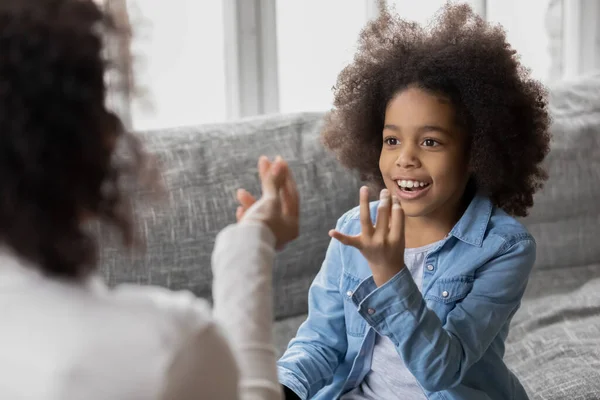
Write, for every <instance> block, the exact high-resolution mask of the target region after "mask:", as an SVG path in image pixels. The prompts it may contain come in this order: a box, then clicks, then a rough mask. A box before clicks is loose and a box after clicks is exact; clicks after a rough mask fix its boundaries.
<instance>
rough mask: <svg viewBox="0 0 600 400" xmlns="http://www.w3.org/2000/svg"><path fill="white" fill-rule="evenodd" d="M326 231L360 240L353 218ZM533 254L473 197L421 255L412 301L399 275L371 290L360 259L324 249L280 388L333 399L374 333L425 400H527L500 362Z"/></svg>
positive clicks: (410, 285)
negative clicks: (448, 229)
mask: <svg viewBox="0 0 600 400" xmlns="http://www.w3.org/2000/svg"><path fill="white" fill-rule="evenodd" d="M377 206H378V202H373V203H371V215H372V216H373V218H375V216H376V212H377ZM336 229H337V230H339V231H340V232H342V233H345V234H348V235H355V234H358V233H360V230H361V228H360V219H359V209H358V208H355V209H353V210H351V211H349V212H347V213H346V214H345V215H344V216H342V217H341V218H340V219H339V221H338V223H337V226H336ZM535 248H536V247H535V241H534V239H533V237H532V236H531V235H530V234H529V233H528V232H527V231H526V229H525V228H524V227H523V226H522V225H521V224H520V223H519V222H517V221H516V220H515V219H514V218H512V217H510V216H509V215H507V214H506V213H505V212H503V211H502V210H500V209H498V208H496V207H494V206H493V205H492V203H491V201H490V200H489V199H488V198H487V197H484V196H481V195H476V196H475V197H474V198H473V200H472V201H471V203H470V204H469V206H468V208H467V210H466V211H465V213H464V214H463V216H462V218H461V219H460V220H459V221H458V223H457V224H456V225H455V226H454V228H453V229H452V231H451V232H450V233H449V234H448V235H447V236H446V238H445V239H444V240H443V241H441V242H440V243H439V244H438V246H436V247H435V248H433V249H432V250H431V251H430V252H429V254H428V256H427V259H426V262H425V269H424V271H423V288H422V289H423V292H422V294H421V292H420V291H419V289H418V288H417V286H416V285H415V283H414V281H413V279H412V277H411V275H410V272H409V271H408V270H407V269H406V268H404V269H403V270H401V271H400V272H399V273H398V274H396V275H395V276H394V277H393V278H392V279H390V280H389V281H388V282H387V283H385V284H384V285H382V286H381V287H377V286H376V285H375V282H374V281H373V277H372V274H371V271H370V269H369V266H368V264H367V261H366V259H365V258H364V257H363V256H362V255H361V254H360V252H359V251H358V250H356V249H354V248H352V247H349V246H344V245H342V244H341V243H339V242H338V241H336V240H332V241H331V243H330V245H329V248H328V250H327V254H326V256H325V261H324V262H323V266H322V267H321V270H320V271H319V273H318V274H317V276H316V277H315V279H314V281H313V283H312V285H311V287H310V290H309V294H308V304H309V311H308V318H307V320H306V321H305V322H304V323H303V324H302V325H301V326H300V328H299V329H298V333H297V335H296V337H295V338H294V339H293V340H292V341H291V342H290V344H289V346H288V349H287V350H286V352H285V354H284V355H283V357H282V358H281V359H280V360H279V362H278V374H279V380H280V382H281V383H282V384H283V385H285V386H287V387H289V388H290V389H292V390H293V391H294V392H296V393H297V394H298V395H299V396H300V398H302V399H319V400H331V399H335V398H337V397H338V396H340V395H341V394H343V393H346V392H348V391H349V390H352V389H353V388H355V387H356V386H358V385H359V384H360V383H361V381H362V380H363V378H364V377H365V376H366V374H367V373H368V372H369V370H370V368H371V357H372V354H373V348H374V345H375V338H376V334H377V333H379V334H380V335H386V336H388V337H389V338H390V339H391V340H392V342H393V343H394V344H395V346H396V350H397V352H398V354H399V355H400V356H401V357H402V359H403V360H404V363H405V365H406V367H407V368H408V369H409V370H410V372H411V373H412V374H413V375H414V376H415V378H416V379H417V381H418V383H419V384H420V385H421V387H422V388H423V391H424V393H425V394H426V396H427V397H428V398H429V399H446V400H454V399H461V400H462V399H465V400H467V399H468V400H478V399H493V400H496V399H498V400H500V399H513V400H523V399H527V398H528V397H527V394H526V392H525V390H524V388H523V386H521V384H520V382H519V381H518V379H517V378H516V377H515V375H513V373H512V372H511V371H510V370H509V369H508V367H507V366H506V364H505V363H504V361H503V357H504V342H505V340H506V337H507V335H508V329H509V324H510V321H511V319H512V317H513V315H514V313H515V312H516V311H517V309H518V308H519V306H520V303H521V298H522V296H523V292H524V291H525V288H526V286H527V281H528V278H529V274H530V272H531V268H532V267H533V264H534V262H535Z"/></svg>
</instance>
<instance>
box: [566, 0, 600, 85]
mask: <svg viewBox="0 0 600 400" xmlns="http://www.w3.org/2000/svg"><path fill="white" fill-rule="evenodd" d="M562 10H563V51H562V54H563V78H565V79H572V78H574V77H576V76H579V75H583V74H587V73H589V72H591V71H593V70H595V69H597V68H598V67H599V66H600V63H599V62H598V58H599V56H600V54H599V51H598V50H599V49H598V42H599V40H600V27H599V26H598V23H597V20H598V17H600V2H598V1H597V0H563V4H562Z"/></svg>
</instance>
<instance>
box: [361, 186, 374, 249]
mask: <svg viewBox="0 0 600 400" xmlns="http://www.w3.org/2000/svg"><path fill="white" fill-rule="evenodd" d="M360 226H361V230H362V233H363V234H364V235H366V236H368V237H371V235H373V221H372V220H371V210H369V188H368V187H366V186H363V187H361V188H360Z"/></svg>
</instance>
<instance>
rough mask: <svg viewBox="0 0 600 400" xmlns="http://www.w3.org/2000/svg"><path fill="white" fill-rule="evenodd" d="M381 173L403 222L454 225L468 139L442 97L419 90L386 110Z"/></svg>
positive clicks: (466, 172)
mask: <svg viewBox="0 0 600 400" xmlns="http://www.w3.org/2000/svg"><path fill="white" fill-rule="evenodd" d="M382 134H383V146H382V148H381V155H380V158H379V169H380V170H381V174H382V176H383V180H384V182H385V185H386V187H387V188H388V190H389V191H390V193H391V194H393V195H396V196H397V197H398V198H399V199H400V202H401V204H402V208H403V209H404V213H405V215H406V217H409V218H410V217H427V218H436V219H438V220H439V222H442V221H443V222H448V223H452V224H453V223H454V222H456V219H457V217H458V212H459V209H460V207H461V199H462V197H463V194H464V192H465V188H466V185H467V182H468V180H469V166H468V157H467V147H468V146H467V144H468V142H467V140H468V137H467V134H466V132H465V131H464V129H462V128H461V127H460V126H459V125H458V124H457V116H456V110H455V107H454V106H453V105H452V103H451V102H450V100H449V99H448V98H447V97H444V96H443V95H439V94H436V93H433V92H429V91H426V90H423V89H420V88H418V87H413V86H411V87H408V88H407V89H405V90H402V91H400V92H398V93H397V94H396V95H395V97H393V98H392V99H391V100H390V102H389V103H388V105H387V108H386V111H385V122H384V128H383V133H382Z"/></svg>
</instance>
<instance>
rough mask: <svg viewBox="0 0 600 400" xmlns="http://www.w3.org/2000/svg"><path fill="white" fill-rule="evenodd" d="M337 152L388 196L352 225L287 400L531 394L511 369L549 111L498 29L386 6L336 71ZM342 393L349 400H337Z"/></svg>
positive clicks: (335, 247) (465, 15)
mask: <svg viewBox="0 0 600 400" xmlns="http://www.w3.org/2000/svg"><path fill="white" fill-rule="evenodd" d="M334 94H335V99H334V108H333V109H332V111H331V112H330V113H329V114H328V116H327V118H326V121H325V126H324V129H323V140H324V143H325V145H326V146H327V147H328V148H329V149H330V150H331V151H333V152H334V153H335V154H336V155H337V157H338V159H339V161H340V162H341V163H342V164H343V165H345V166H346V167H348V168H349V169H351V170H354V171H357V172H358V173H360V174H361V176H362V177H363V178H364V179H365V180H366V182H367V183H368V184H369V187H371V188H374V189H377V190H381V193H380V200H379V201H376V202H373V203H369V189H368V187H364V188H362V189H361V191H360V206H359V207H357V208H356V209H353V210H350V211H349V212H348V213H346V214H345V215H343V216H342V217H341V218H340V219H339V221H338V223H337V226H336V228H335V230H333V231H331V232H330V235H331V236H332V237H333V238H334V240H332V241H331V244H330V247H329V249H328V251H327V254H326V258H325V261H324V263H323V266H322V268H321V270H320V272H319V273H318V275H317V276H316V278H315V280H314V282H313V284H312V285H311V288H310V290H309V313H308V318H307V320H306V321H305V322H304V323H303V324H302V325H301V326H300V328H299V330H298V332H297V335H296V337H295V338H294V339H293V340H292V341H291V343H290V344H289V347H288V349H287V351H286V352H285V354H284V355H283V357H282V358H281V359H280V361H279V363H278V365H279V379H280V382H281V383H282V384H283V385H284V387H285V391H286V396H287V398H289V399H292V398H301V399H323V400H329V399H334V398H341V399H343V400H359V399H378V400H383V399H390V400H391V399H426V398H429V399H455V400H457V399H463V400H473V399H494V400H500V399H515V400H523V399H527V393H526V391H525V389H524V388H523V386H522V385H521V383H520V382H519V380H518V378H517V377H516V376H515V375H514V374H513V373H512V372H511V371H510V370H509V368H508V367H507V366H506V365H505V363H504V361H503V356H504V347H505V339H506V337H507V334H508V330H509V325H510V321H511V318H512V317H513V315H514V314H515V312H516V311H517V309H518V308H519V304H520V301H521V297H522V296H523V293H524V291H525V288H526V285H527V281H528V277H529V274H530V271H531V269H532V267H533V264H534V262H535V252H536V250H535V249H536V246H535V241H534V238H533V237H532V236H531V235H530V234H529V233H528V232H527V230H526V229H525V228H524V227H523V226H522V225H521V224H520V223H519V222H517V220H515V219H514V218H513V217H515V216H524V215H526V214H527V210H528V209H529V208H530V207H531V206H532V205H533V195H534V193H535V192H536V191H537V190H538V189H540V187H541V186H542V183H543V181H544V180H545V179H546V174H545V172H544V171H543V170H542V168H541V166H540V164H541V162H542V161H543V159H544V158H545V156H546V154H547V153H548V151H549V141H550V136H549V132H548V127H549V114H548V110H547V101H546V92H545V89H544V87H543V86H542V85H541V84H540V83H539V82H537V81H535V80H533V79H532V78H531V77H530V74H529V71H528V70H526V69H525V68H524V67H523V66H522V65H521V64H520V62H519V58H518V56H517V54H516V52H515V51H514V50H513V49H512V48H511V46H510V45H509V44H508V43H507V41H506V35H505V32H504V31H503V29H502V28H501V27H499V26H494V25H491V24H490V23H487V22H485V21H484V20H482V19H481V18H480V17H479V16H477V15H476V14H474V13H473V11H472V10H471V9H470V7H469V6H467V5H454V4H447V5H446V6H444V7H443V9H442V10H441V11H440V13H439V14H438V15H437V18H436V19H435V21H434V23H433V24H431V25H430V26H429V27H422V26H419V25H418V24H416V23H411V22H407V21H404V20H402V19H401V18H399V17H397V16H396V15H393V14H392V13H391V12H390V11H389V10H388V9H387V8H386V7H385V4H383V3H382V6H381V13H380V15H379V17H378V18H377V19H376V20H374V21H373V22H370V23H369V24H368V25H367V27H366V28H365V29H364V30H363V32H362V33H361V36H360V42H359V49H358V52H357V54H356V55H355V57H354V60H353V62H352V63H351V64H350V65H349V66H347V67H346V68H345V69H344V70H343V71H342V72H341V73H340V75H339V77H338V81H337V85H336V87H335V89H334ZM340 396H341V397H340Z"/></svg>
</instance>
